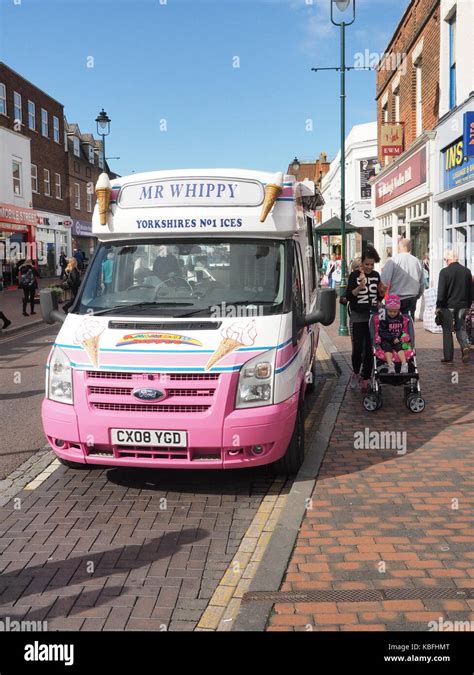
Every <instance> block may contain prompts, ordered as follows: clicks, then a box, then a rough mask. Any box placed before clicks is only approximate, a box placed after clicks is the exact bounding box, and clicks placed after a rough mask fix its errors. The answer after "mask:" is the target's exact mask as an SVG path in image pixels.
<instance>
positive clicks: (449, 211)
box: [444, 202, 453, 225]
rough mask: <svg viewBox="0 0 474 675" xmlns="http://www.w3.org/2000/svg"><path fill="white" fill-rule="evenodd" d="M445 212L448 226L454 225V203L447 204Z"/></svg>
mask: <svg viewBox="0 0 474 675" xmlns="http://www.w3.org/2000/svg"><path fill="white" fill-rule="evenodd" d="M444 212H445V224H446V225H452V224H453V203H452V202H447V204H446V206H445V207H444Z"/></svg>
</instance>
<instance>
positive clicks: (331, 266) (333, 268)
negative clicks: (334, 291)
mask: <svg viewBox="0 0 474 675" xmlns="http://www.w3.org/2000/svg"><path fill="white" fill-rule="evenodd" d="M335 271H336V256H335V254H334V253H331V259H330V261H329V263H328V266H327V271H326V275H327V278H328V285H329V288H336V281H335V280H334V278H333V276H334V272H335Z"/></svg>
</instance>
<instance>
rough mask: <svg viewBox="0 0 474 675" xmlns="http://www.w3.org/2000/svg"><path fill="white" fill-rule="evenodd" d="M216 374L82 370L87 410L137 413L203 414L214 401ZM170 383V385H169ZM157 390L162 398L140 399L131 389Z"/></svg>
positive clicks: (217, 379)
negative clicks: (84, 374)
mask: <svg viewBox="0 0 474 675" xmlns="http://www.w3.org/2000/svg"><path fill="white" fill-rule="evenodd" d="M219 377H220V375H219V373H140V372H131V373H122V372H120V371H117V372H102V371H96V370H89V371H86V381H85V388H86V395H87V402H88V404H89V407H90V409H91V410H97V411H99V410H109V411H114V412H130V413H133V412H138V413H154V414H155V415H156V414H157V413H158V414H159V413H205V412H207V411H208V410H210V408H211V407H212V405H213V403H214V401H215V400H216V398H217V397H216V391H217V387H218V386H219ZM172 385H174V386H172ZM150 388H151V389H158V390H159V391H162V392H163V393H164V396H163V398H161V399H159V400H156V399H150V400H140V399H138V398H137V397H136V396H134V395H133V391H134V390H135V389H150Z"/></svg>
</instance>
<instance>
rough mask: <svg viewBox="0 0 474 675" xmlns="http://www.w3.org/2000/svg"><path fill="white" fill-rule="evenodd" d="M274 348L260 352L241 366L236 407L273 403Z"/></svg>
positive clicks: (253, 406) (254, 406)
mask: <svg viewBox="0 0 474 675" xmlns="http://www.w3.org/2000/svg"><path fill="white" fill-rule="evenodd" d="M275 358H276V350H275V349H272V350H270V351H268V352H265V353H264V354H260V355H259V356H256V357H255V358H253V359H250V361H247V363H245V364H244V365H243V366H242V369H241V371H240V375H239V383H238V386H237V398H236V402H235V407H236V408H256V407H257V406H262V405H271V404H272V403H273V381H274V373H275Z"/></svg>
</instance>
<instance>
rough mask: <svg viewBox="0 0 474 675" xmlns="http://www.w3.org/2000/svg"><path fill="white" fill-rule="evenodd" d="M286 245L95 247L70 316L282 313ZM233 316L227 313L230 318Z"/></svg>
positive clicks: (123, 244) (237, 242) (119, 244)
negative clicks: (252, 308) (247, 308)
mask: <svg viewBox="0 0 474 675" xmlns="http://www.w3.org/2000/svg"><path fill="white" fill-rule="evenodd" d="M284 269H285V244H284V242H282V241H272V240H262V239H260V240H235V239H233V240H225V239H222V240H219V241H216V240H215V239H212V241H206V240H204V239H201V240H200V241H199V243H198V242H197V241H196V242H194V241H189V240H188V241H187V242H185V243H184V242H183V241H182V240H181V241H180V240H169V239H167V240H166V242H164V241H163V240H161V241H160V240H156V239H153V240H146V241H143V242H140V243H139V244H130V242H123V241H122V242H107V243H102V244H101V245H100V248H99V250H98V252H97V255H96V256H95V258H94V260H93V262H92V264H91V266H90V268H89V270H88V273H87V278H86V280H85V283H84V286H83V288H82V290H81V294H80V297H79V298H78V303H77V305H76V307H75V310H74V311H75V312H78V313H80V314H84V313H87V312H94V313H103V314H106V313H111V314H113V313H120V315H127V314H128V315H130V316H132V315H134V316H136V315H149V316H173V317H180V316H193V315H201V316H208V317H213V316H239V315H245V314H239V311H238V308H239V307H245V306H247V305H255V306H256V308H257V310H258V311H257V312H255V313H257V314H262V315H266V314H276V313H279V312H281V309H282V303H283V298H284V277H285V275H284ZM232 312H234V314H233V313H232Z"/></svg>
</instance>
